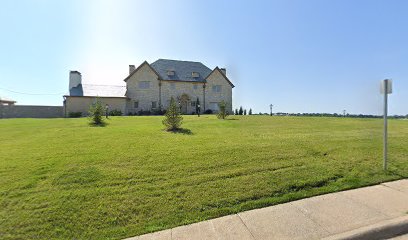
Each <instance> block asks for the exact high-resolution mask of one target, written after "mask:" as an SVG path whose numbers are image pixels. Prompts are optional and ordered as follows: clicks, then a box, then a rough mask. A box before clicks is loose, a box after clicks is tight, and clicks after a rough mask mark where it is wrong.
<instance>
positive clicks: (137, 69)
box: [123, 61, 161, 82]
mask: <svg viewBox="0 0 408 240" xmlns="http://www.w3.org/2000/svg"><path fill="white" fill-rule="evenodd" d="M143 65H147V66H149V68H150V69H152V71H153V72H154V73H155V74H156V75H157V77H159V80H161V77H160V74H159V73H157V72H156V70H155V69H154V68H152V66H150V64H149V63H148V62H147V61H144V62H143V63H142V64H140V65H139V67H137V68H136V69H135V70H134V71H133V72H132V73H131V74H129V76H127V77H126V78H125V79H124V80H123V81H125V82H126V81H127V80H128V79H129V78H130V77H131V76H133V74H135V73H136V72H137V71H139V69H140V68H141V67H142V66H143Z"/></svg>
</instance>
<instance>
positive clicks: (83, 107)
mask: <svg viewBox="0 0 408 240" xmlns="http://www.w3.org/2000/svg"><path fill="white" fill-rule="evenodd" d="M95 99H96V97H72V96H67V97H66V102H65V106H66V113H67V116H68V114H69V113H70V112H81V113H82V116H87V115H88V111H89V107H90V106H91V105H92V104H93V103H94V101H95ZM99 99H100V100H101V103H102V106H103V107H104V108H105V105H106V104H108V105H109V111H112V110H120V111H122V114H124V115H126V114H127V112H126V98H114V97H99Z"/></svg>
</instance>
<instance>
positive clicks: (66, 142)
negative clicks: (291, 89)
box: [0, 116, 408, 239]
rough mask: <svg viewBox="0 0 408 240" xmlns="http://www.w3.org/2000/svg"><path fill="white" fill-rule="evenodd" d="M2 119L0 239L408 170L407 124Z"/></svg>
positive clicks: (83, 228)
mask: <svg viewBox="0 0 408 240" xmlns="http://www.w3.org/2000/svg"><path fill="white" fill-rule="evenodd" d="M184 119H185V124H184V127H185V128H186V129H189V130H190V131H191V133H189V132H188V131H185V133H169V132H165V131H163V130H162V129H163V126H162V125H161V120H162V117H112V118H111V119H110V120H109V121H108V122H109V125H108V126H107V127H90V126H88V125H87V119H86V118H82V119H2V120H0V238H1V239H38V238H40V239H51V238H63V239H120V238H124V237H130V236H134V235H139V234H143V233H147V232H151V231H157V230H161V229H166V228H171V227H174V226H178V225H182V224H187V223H192V222H197V221H201V220H205V219H209V218H215V217H220V216H223V215H227V214H232V213H236V212H240V211H244V210H248V209H253V208H260V207H264V206H269V205H274V204H278V203H282V202H287V201H291V200H295V199H299V198H305V197H309V196H313V195H318V194H323V193H328V192H334V191H340V190H344V189H350V188H356V187H361V186H366V185H371V184H376V183H379V182H383V181H389V180H394V179H399V178H404V177H408V121H406V120H390V121H389V134H390V138H389V144H390V145H389V152H390V155H389V169H390V171H388V172H384V171H383V170H382V121H381V120H380V119H351V118H312V117H269V116H240V117H237V116H230V117H229V120H224V121H222V120H218V119H217V118H216V117H215V116H201V117H200V118H198V117H196V116H185V117H184Z"/></svg>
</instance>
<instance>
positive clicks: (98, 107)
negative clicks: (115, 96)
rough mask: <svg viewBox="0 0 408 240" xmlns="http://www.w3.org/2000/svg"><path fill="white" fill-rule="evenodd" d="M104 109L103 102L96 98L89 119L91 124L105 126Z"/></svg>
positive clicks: (90, 109) (90, 108)
mask: <svg viewBox="0 0 408 240" xmlns="http://www.w3.org/2000/svg"><path fill="white" fill-rule="evenodd" d="M103 114H104V109H103V107H102V103H101V100H100V99H99V98H96V100H95V102H94V103H93V104H92V105H91V106H90V107H89V118H90V120H91V124H93V125H103V124H104V121H103V118H102V116H103Z"/></svg>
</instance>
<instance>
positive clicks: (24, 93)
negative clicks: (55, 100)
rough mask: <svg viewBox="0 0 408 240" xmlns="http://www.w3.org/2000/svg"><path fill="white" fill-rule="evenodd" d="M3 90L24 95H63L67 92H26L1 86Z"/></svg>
mask: <svg viewBox="0 0 408 240" xmlns="http://www.w3.org/2000/svg"><path fill="white" fill-rule="evenodd" d="M0 89H1V90H5V91H8V92H12V93H17V94H23V95H38V96H39V95H62V94H65V92H63V93H26V92H19V91H14V90H10V89H6V88H1V87H0Z"/></svg>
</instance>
